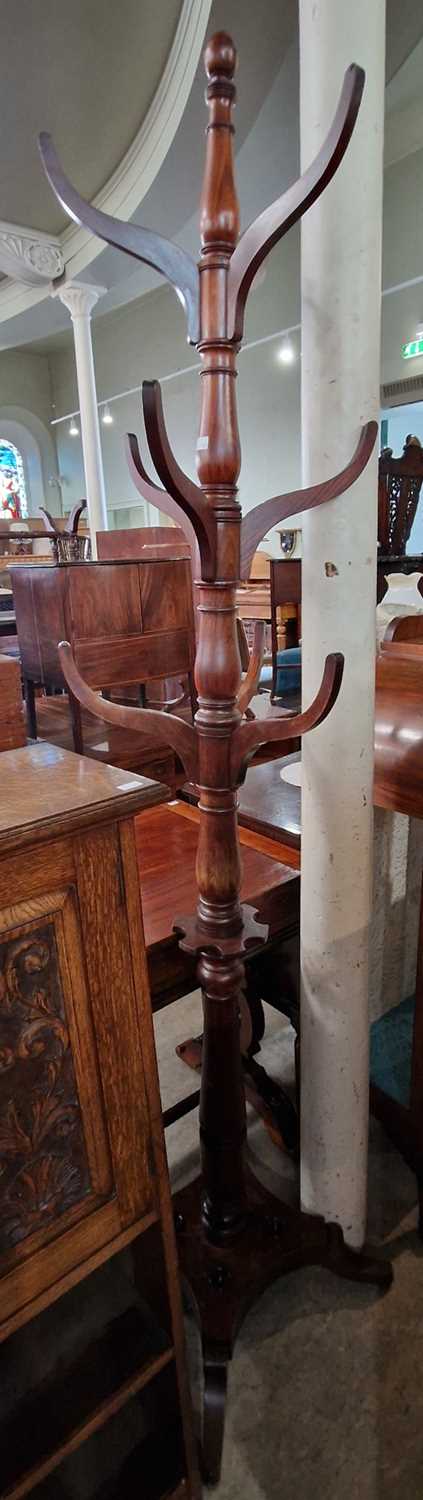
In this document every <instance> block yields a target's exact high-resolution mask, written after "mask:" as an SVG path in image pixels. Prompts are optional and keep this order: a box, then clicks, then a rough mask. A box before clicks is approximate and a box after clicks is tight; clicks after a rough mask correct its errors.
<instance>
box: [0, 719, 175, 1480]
mask: <svg viewBox="0 0 423 1500" xmlns="http://www.w3.org/2000/svg"><path fill="white" fill-rule="evenodd" d="M165 796H166V789H165V788H163V787H160V786H159V785H157V784H155V783H153V782H148V781H146V780H144V779H143V778H142V777H136V776H128V773H127V772H126V773H125V774H124V775H122V772H121V771H118V770H116V769H114V768H112V767H110V766H99V765H97V764H96V763H95V762H93V761H89V760H86V759H84V758H82V757H80V756H77V755H74V754H72V753H68V752H66V751H61V750H59V749H57V748H56V747H54V746H49V745H32V746H28V747H26V748H24V749H20V750H16V751H6V752H5V753H4V754H3V755H1V756H0V992H1V998H2V1007H1V1021H0V1049H1V1060H2V1070H1V1073H0V1161H1V1173H0V1206H1V1214H0V1339H2V1340H7V1343H5V1346H4V1348H3V1351H2V1361H1V1367H0V1389H1V1399H2V1428H1V1430H0V1493H1V1495H2V1496H3V1495H4V1496H6V1495H7V1497H8V1500H12V1497H13V1500H18V1497H19V1496H21V1495H23V1494H26V1493H27V1491H28V1490H29V1489H31V1488H32V1487H33V1486H34V1485H36V1484H38V1483H39V1481H41V1480H42V1479H44V1478H45V1477H46V1476H47V1475H48V1474H49V1473H50V1472H51V1471H52V1470H53V1469H54V1468H55V1467H56V1466H57V1465H58V1464H59V1463H60V1462H61V1461H62V1460H63V1459H65V1458H67V1457H68V1456H69V1455H70V1454H71V1453H72V1452H73V1451H74V1450H75V1449H76V1448H77V1447H78V1446H79V1445H80V1444H81V1443H82V1442H84V1441H85V1440H88V1439H90V1440H93V1438H94V1435H95V1433H96V1432H97V1433H98V1432H99V1431H100V1429H101V1428H102V1426H103V1425H104V1424H105V1423H106V1422H108V1421H109V1419H112V1418H114V1421H115V1429H114V1430H116V1443H117V1446H118V1447H119V1442H120V1439H121V1427H120V1423H119V1420H118V1417H117V1414H118V1413H119V1412H120V1410H121V1408H123V1406H124V1405H125V1403H127V1402H131V1403H132V1412H133V1422H135V1427H136V1431H137V1432H139V1442H140V1447H139V1454H138V1457H135V1458H134V1457H133V1458H132V1460H131V1462H132V1465H133V1468H132V1471H131V1472H132V1477H133V1490H131V1493H132V1492H133V1493H135V1492H137V1491H138V1488H139V1489H140V1492H141V1491H142V1493H145V1494H150V1493H151V1494H154V1495H155V1496H157V1497H160V1496H161V1495H165V1494H166V1496H167V1497H168V1500H169V1497H170V1496H174V1497H175V1500H176V1497H177V1496H178V1497H179V1496H181V1495H182V1494H183V1495H184V1496H186V1497H191V1496H194V1495H196V1494H197V1481H196V1476H195V1470H194V1467H193V1461H192V1444H191V1429H190V1417H189V1403H188V1394H187V1385H186V1376H185V1365H184V1353H183V1335H182V1315H181V1304H180V1293H179V1284H178V1275H177V1263H176V1251H175V1241H174V1232H173V1218H172V1212H171V1200H170V1190H169V1183H168V1176H167V1168H166V1160H165V1154H164V1143H163V1132H162V1122H161V1106H160V1095H159V1087H158V1078H157V1066H156V1058H155V1051H154V1040H153V1030H152V1017H151V1005H150V995H149V986H148V976H147V966H146V956H145V944H144V935H143V926H142V916H141V907H140V896H139V883H138V870H137V861H136V853H135V843H134V828H133V817H134V814H135V813H139V812H140V811H141V810H142V809H143V808H144V807H151V806H152V805H154V804H156V803H158V802H160V801H163V800H164V798H165ZM129 1248H130V1249H131V1254H130V1266H129V1275H128V1265H127V1262H128V1254H129ZM124 1250H126V1259H125V1256H123V1255H122V1252H123V1251H124ZM88 1276H89V1277H90V1283H89V1288H86V1287H85V1286H84V1283H85V1279H86V1278H87V1277H88ZM65 1293H66V1296H64V1294H65ZM57 1299H61V1300H60V1302H59V1303H58V1306H57V1307H56V1309H55V1310H54V1311H53V1307H52V1305H53V1303H55V1302H56V1301H57ZM105 1299H106V1301H107V1312H108V1317H106V1319H105V1315H104V1313H105V1309H104V1303H105ZM35 1317H36V1325H35V1324H34V1322H33V1321H32V1320H34V1319H35ZM34 1337H35V1346H34V1344H33V1341H34ZM46 1351H47V1354H46ZM46 1359H47V1366H48V1369H47V1374H46V1368H45V1366H46ZM49 1360H50V1364H49ZM40 1364H41V1370H40ZM68 1366H69V1368H68ZM27 1371H28V1372H29V1374H28V1375H27V1376H26V1372H27ZM34 1374H35V1388H34ZM41 1376H42V1379H41ZM39 1379H41V1388H40V1390H37V1388H36V1386H37V1380H39ZM16 1385H17V1387H18V1390H19V1395H20V1401H19V1402H18V1404H17V1406H16V1407H15V1401H16V1391H15V1386H16ZM12 1396H13V1398H14V1399H13V1400H12ZM137 1423H138V1426H137ZM23 1435H24V1441H23V1440H22V1439H23ZM141 1439H143V1441H141ZM134 1465H135V1466H134ZM153 1480H154V1482H153ZM122 1483H123V1481H122ZM144 1487H145V1488H144ZM123 1488H125V1486H124V1485H123ZM101 1493H103V1492H102V1491H101ZM109 1493H110V1494H111V1493H112V1491H109V1489H108V1490H107V1494H108V1495H109ZM114 1493H116V1495H118V1494H120V1493H123V1489H120V1488H119V1483H118V1484H117V1488H116V1491H113V1494H114ZM125 1493H127V1491H126V1489H125Z"/></svg>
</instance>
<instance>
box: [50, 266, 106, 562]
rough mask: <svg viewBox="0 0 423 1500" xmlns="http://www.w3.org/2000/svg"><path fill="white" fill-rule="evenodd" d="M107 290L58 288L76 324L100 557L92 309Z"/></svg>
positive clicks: (90, 502) (92, 518)
mask: <svg viewBox="0 0 423 1500" xmlns="http://www.w3.org/2000/svg"><path fill="white" fill-rule="evenodd" d="M105 291H106V288H105V287H102V286H83V285H82V284H80V283H79V282H76V281H75V282H69V284H68V285H66V283H65V285H64V286H63V287H59V288H58V296H59V297H60V301H61V302H63V303H64V305H65V307H67V308H68V309H69V312H70V315H71V318H72V324H73V335H74V340H75V360H76V375H77V381H78V396H79V408H80V416H81V437H82V453H83V459H84V470H85V483H86V489H87V495H86V499H87V508H88V524H89V528H90V534H91V550H92V555H93V557H97V544H96V532H97V531H107V529H108V520H107V507H106V491H105V485H104V470H103V455H102V451H101V438H100V424H99V420H98V406H97V391H96V383H95V370H94V359H93V346H92V340H91V313H92V309H93V307H95V304H96V302H98V299H99V297H101V296H102V295H103V293H104V292H105Z"/></svg>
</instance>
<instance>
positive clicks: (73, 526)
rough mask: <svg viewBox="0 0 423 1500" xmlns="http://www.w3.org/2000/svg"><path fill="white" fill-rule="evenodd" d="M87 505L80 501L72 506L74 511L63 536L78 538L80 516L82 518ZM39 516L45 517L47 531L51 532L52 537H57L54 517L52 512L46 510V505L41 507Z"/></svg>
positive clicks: (84, 501) (69, 517)
mask: <svg viewBox="0 0 423 1500" xmlns="http://www.w3.org/2000/svg"><path fill="white" fill-rule="evenodd" d="M86 504H87V502H86V500H78V501H77V504H76V505H73V506H72V510H71V512H70V515H69V516H68V519H67V521H66V524H65V526H64V528H63V532H62V533H60V534H61V535H62V536H63V535H65V536H76V534H77V531H78V525H79V519H80V516H82V512H83V510H85V507H86ZM38 514H39V515H40V516H43V517H44V525H45V528H46V531H48V532H51V534H52V536H57V534H58V528H57V526H56V522H55V520H54V518H53V516H51V515H50V511H49V510H46V509H45V506H44V505H39V507H38Z"/></svg>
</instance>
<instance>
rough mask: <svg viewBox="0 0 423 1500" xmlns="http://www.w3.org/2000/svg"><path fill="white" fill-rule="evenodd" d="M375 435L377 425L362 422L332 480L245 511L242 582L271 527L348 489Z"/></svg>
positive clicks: (322, 503)
mask: <svg viewBox="0 0 423 1500" xmlns="http://www.w3.org/2000/svg"><path fill="white" fill-rule="evenodd" d="M377 432H378V424H377V422H366V423H365V426H364V427H362V429H361V433H360V437H359V440H358V443H357V447H356V450H355V453H353V456H352V458H351V459H350V462H349V463H348V464H347V465H346V467H345V469H341V471H340V473H339V474H334V475H333V478H332V479H324V480H322V482H321V484H312V485H310V487H309V489H306V490H290V491H289V492H288V493H287V494H286V495H275V497H274V499H273V500H264V501H262V504H261V505H255V506H254V510H250V511H248V512H247V515H245V516H244V517H243V519H242V522H241V578H242V579H247V578H249V574H250V567H251V563H252V559H253V557H254V553H255V552H256V550H257V547H258V544H259V542H262V541H263V537H264V536H265V535H266V532H267V531H270V528H271V527H272V526H277V525H278V523H279V521H286V519H287V517H288V516H293V515H295V513H296V511H301V512H302V511H305V510H313V509H314V507H315V506H317V505H324V504H325V501H327V500H335V499H336V498H337V496H338V495H343V494H344V492H345V490H349V489H350V488H351V485H353V484H354V483H355V480H356V479H358V477H359V475H360V474H362V472H363V469H365V467H366V464H367V463H368V461H369V458H370V454H371V453H372V452H373V448H374V445H375V442H376V437H377Z"/></svg>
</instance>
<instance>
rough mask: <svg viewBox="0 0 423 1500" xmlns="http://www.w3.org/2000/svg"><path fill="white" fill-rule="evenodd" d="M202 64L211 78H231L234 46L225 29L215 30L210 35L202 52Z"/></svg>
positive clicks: (234, 64) (234, 63)
mask: <svg viewBox="0 0 423 1500" xmlns="http://www.w3.org/2000/svg"><path fill="white" fill-rule="evenodd" d="M204 66H205V69H206V73H207V77H208V78H209V79H210V80H211V79H216V80H217V79H218V78H222V79H223V78H233V76H234V72H235V68H236V47H235V46H234V43H233V41H232V37H231V36H228V33H227V31H216V32H215V34H214V36H211V37H210V41H209V42H207V46H206V48H205V52H204Z"/></svg>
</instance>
